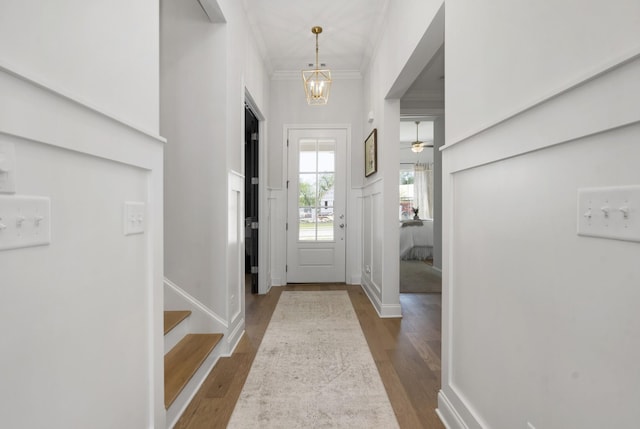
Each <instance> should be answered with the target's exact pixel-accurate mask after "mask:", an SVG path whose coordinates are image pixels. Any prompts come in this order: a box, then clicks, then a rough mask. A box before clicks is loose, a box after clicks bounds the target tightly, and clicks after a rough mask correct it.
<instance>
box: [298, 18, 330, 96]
mask: <svg viewBox="0 0 640 429" xmlns="http://www.w3.org/2000/svg"><path fill="white" fill-rule="evenodd" d="M311 32H312V33H313V34H315V35H316V64H315V68H314V69H313V70H303V71H302V80H303V83H304V92H305V94H306V95H307V103H309V105H310V106H315V105H321V104H327V101H329V90H330V89H331V70H329V69H323V70H320V63H319V62H318V34H320V33H322V27H317V26H316V27H313V28H312V29H311Z"/></svg>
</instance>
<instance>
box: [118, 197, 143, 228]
mask: <svg viewBox="0 0 640 429" xmlns="http://www.w3.org/2000/svg"><path fill="white" fill-rule="evenodd" d="M123 225H124V235H133V234H144V230H145V229H146V225H147V213H146V205H145V203H142V202H138V201H125V203H124V210H123Z"/></svg>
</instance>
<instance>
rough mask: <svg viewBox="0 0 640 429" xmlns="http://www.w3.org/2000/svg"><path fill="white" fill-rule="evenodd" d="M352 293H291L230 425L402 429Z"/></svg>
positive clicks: (278, 309)
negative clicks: (368, 344)
mask: <svg viewBox="0 0 640 429" xmlns="http://www.w3.org/2000/svg"><path fill="white" fill-rule="evenodd" d="M397 427H398V423H397V420H396V417H395V415H394V413H393V409H392V408H391V403H390V402H389V398H388V396H387V393H386V391H385V389H384V386H383V384H382V380H381V379H380V374H379V373H378V370H377V368H376V365H375V362H374V361H373V357H372V356H371V353H370V351H369V347H368V346H367V342H366V340H365V338H364V334H363V333H362V330H361V328H360V323H359V322H358V318H357V316H356V314H355V311H354V309H353V306H352V305H351V300H350V299H349V295H348V293H347V292H346V291H322V292H316V291H284V292H282V295H281V296H280V300H279V302H278V305H277V306H276V309H275V311H274V313H273V316H272V317H271V322H270V323H269V326H268V327H267V331H266V333H265V335H264V338H263V340H262V343H261V345H260V348H259V349H258V353H257V355H256V358H255V360H254V362H253V365H252V366H251V370H250V371H249V375H248V377H247V381H246V383H245V385H244V387H243V389H242V393H241V394H240V398H239V400H238V403H237V404H236V407H235V409H234V411H233V415H232V416H231V421H230V422H229V426H228V428H234V429H235V428H252V429H254V428H279V429H281V428H385V429H388V428H397Z"/></svg>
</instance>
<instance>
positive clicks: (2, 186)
mask: <svg viewBox="0 0 640 429" xmlns="http://www.w3.org/2000/svg"><path fill="white" fill-rule="evenodd" d="M15 177H16V150H15V146H14V145H13V143H8V142H3V141H0V193H3V194H13V193H14V192H15V191H16V179H15Z"/></svg>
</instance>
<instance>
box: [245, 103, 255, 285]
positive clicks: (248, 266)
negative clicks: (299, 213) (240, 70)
mask: <svg viewBox="0 0 640 429" xmlns="http://www.w3.org/2000/svg"><path fill="white" fill-rule="evenodd" d="M244 112H245V113H244V121H245V122H244V123H245V125H244V135H245V137H244V154H245V157H244V207H245V273H247V274H251V293H258V118H256V116H255V115H254V114H253V112H252V111H251V109H250V108H249V107H248V106H246V105H245V110H244Z"/></svg>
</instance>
